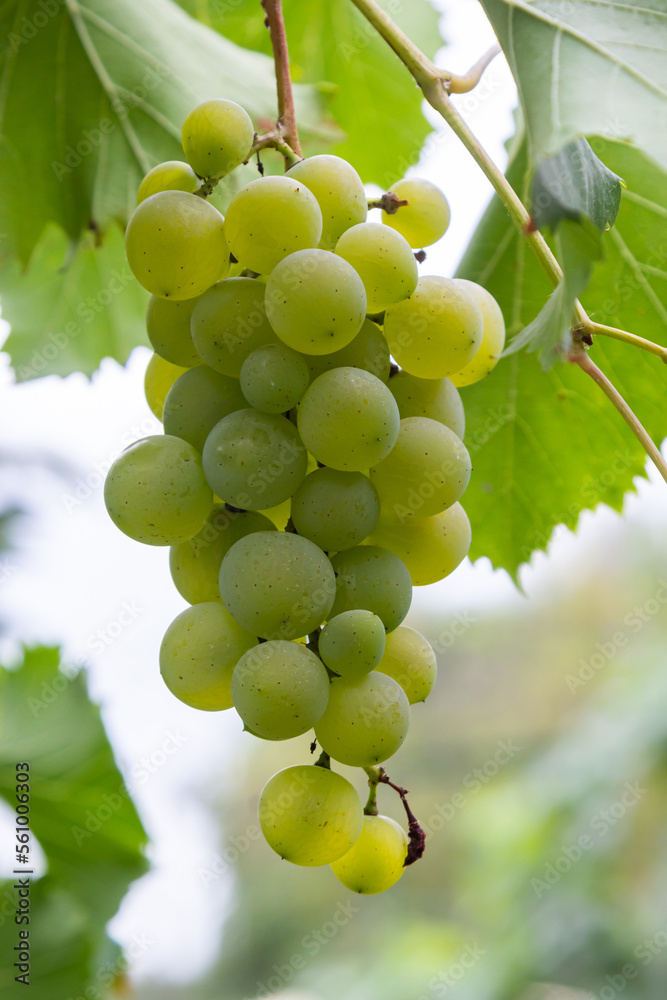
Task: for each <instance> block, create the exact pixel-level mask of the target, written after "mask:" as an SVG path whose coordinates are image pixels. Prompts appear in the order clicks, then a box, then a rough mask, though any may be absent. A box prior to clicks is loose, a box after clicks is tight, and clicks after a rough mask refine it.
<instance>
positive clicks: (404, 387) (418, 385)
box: [387, 372, 466, 440]
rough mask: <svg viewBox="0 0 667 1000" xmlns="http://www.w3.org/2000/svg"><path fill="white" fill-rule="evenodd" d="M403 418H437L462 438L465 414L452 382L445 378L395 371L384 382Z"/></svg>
mask: <svg viewBox="0 0 667 1000" xmlns="http://www.w3.org/2000/svg"><path fill="white" fill-rule="evenodd" d="M387 385H388V387H389V391H390V392H391V394H392V396H393V397H394V399H395V400H396V402H397V403H398V412H399V413H400V415H401V418H404V417H430V418H431V420H439V421H440V423H441V424H444V425H445V427H449V428H450V430H453V431H454V433H455V434H456V436H457V437H459V438H461V440H463V435H464V434H465V426H466V420H465V413H464V411H463V403H462V402H461V397H460V395H459V393H458V390H457V389H456V387H455V385H454V384H453V382H451V381H450V379H448V378H440V379H437V378H417V377H416V375H409V374H408V372H396V374H395V375H392V376H391V378H390V379H389V381H388V383H387Z"/></svg>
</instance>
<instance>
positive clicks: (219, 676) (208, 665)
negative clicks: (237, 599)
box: [160, 601, 257, 712]
mask: <svg viewBox="0 0 667 1000" xmlns="http://www.w3.org/2000/svg"><path fill="white" fill-rule="evenodd" d="M256 643H257V637H256V636H254V635H251V634H250V632H246V630H245V629H243V628H241V626H240V625H239V624H238V623H237V622H235V621H234V619H233V618H232V616H231V615H230V614H229V612H228V611H227V610H226V609H225V608H224V607H223V606H222V604H220V602H219V601H218V602H204V603H201V604H194V605H193V606H192V607H191V608H186V610H185V611H182V612H181V613H180V615H177V617H176V618H175V619H174V621H173V622H172V623H171V625H170V626H169V628H168V629H167V631H166V632H165V635H164V638H163V640H162V644H161V646H160V673H161V674H162V679H163V680H164V682H165V684H166V685H167V687H168V688H169V690H170V691H171V693H172V694H173V695H175V696H176V697H177V698H178V699H180V701H182V702H184V703H185V704H186V705H190V707H191V708H198V709H200V710H201V711H204V712H220V711H222V710H223V709H226V708H231V707H232V696H231V682H232V671H233V670H234V667H235V666H236V664H237V662H238V660H239V659H240V657H241V656H243V654H244V653H245V652H246V650H249V649H251V648H252V647H253V646H255V645H256Z"/></svg>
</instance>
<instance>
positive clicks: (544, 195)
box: [530, 139, 623, 233]
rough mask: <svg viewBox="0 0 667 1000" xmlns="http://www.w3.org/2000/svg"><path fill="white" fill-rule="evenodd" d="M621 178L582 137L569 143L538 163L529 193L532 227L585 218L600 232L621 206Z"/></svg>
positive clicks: (554, 225)
mask: <svg viewBox="0 0 667 1000" xmlns="http://www.w3.org/2000/svg"><path fill="white" fill-rule="evenodd" d="M622 184H623V182H622V180H621V178H620V177H618V176H617V175H616V174H615V173H614V172H613V171H612V170H609V168H608V167H605V165H604V163H602V161H601V160H600V159H599V158H598V157H597V156H596V155H595V153H594V152H593V150H592V149H591V147H590V145H589V143H588V142H587V141H586V140H585V139H578V140H577V141H576V142H571V143H570V145H569V146H566V147H565V149H562V150H561V151H560V153H556V155H555V156H547V157H545V158H544V159H543V160H542V161H541V162H540V163H539V165H538V167H537V170H536V171H535V176H534V178H533V188H532V192H531V212H530V214H531V218H532V220H533V224H534V226H535V228H536V229H542V228H543V226H549V227H550V228H551V229H555V228H556V227H557V225H558V223H559V222H560V221H561V220H562V219H570V220H571V221H572V222H581V220H582V218H583V217H588V218H589V219H590V220H591V222H592V223H593V225H594V226H595V227H596V228H597V229H598V230H599V231H600V232H601V233H602V232H604V230H605V229H607V228H608V227H609V226H613V224H614V221H615V219H616V216H617V215H618V210H619V208H620V205H621V187H622Z"/></svg>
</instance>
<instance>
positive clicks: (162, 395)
mask: <svg viewBox="0 0 667 1000" xmlns="http://www.w3.org/2000/svg"><path fill="white" fill-rule="evenodd" d="M187 370H188V369H187V368H181V366H180V365H172V363H171V361H165V359H164V358H161V357H160V355H159V354H151V356H150V358H149V359H148V364H147V365H146V372H145V374H144V395H145V396H146V402H147V403H148V406H149V408H150V410H151V412H152V413H153V414H154V415H155V416H156V417H157V418H158V420H162V411H163V410H164V401H165V399H166V398H167V393H168V392H169V390H170V389H171V387H172V385H173V384H174V382H175V381H176V379H177V378H178V377H179V376H180V375H182V374H183V373H184V372H186V371H187Z"/></svg>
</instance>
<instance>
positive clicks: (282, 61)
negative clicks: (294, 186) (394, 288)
mask: <svg viewBox="0 0 667 1000" xmlns="http://www.w3.org/2000/svg"><path fill="white" fill-rule="evenodd" d="M261 3H262V7H263V9H264V13H265V14H266V21H265V23H266V26H267V27H268V29H269V32H270V34H271V46H272V48H273V61H274V64H275V68H276V90H277V92H278V123H277V126H276V128H277V131H278V132H279V134H280V136H281V137H282V138H283V139H284V140H285V142H286V144H287V146H288V147H289V149H290V153H292V154H296V156H297V157H298V158H299V159H301V146H300V144H299V133H298V131H297V127H296V113H295V110H294V95H293V93H292V78H291V76H290V71H289V52H288V50H287V35H286V34H285V22H284V20H283V9H282V3H281V0H261ZM283 155H284V156H285V169H286V170H287V169H288V167H291V166H292V164H291V162H289V158H288V156H286V155H285V154H284V153H283Z"/></svg>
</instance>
